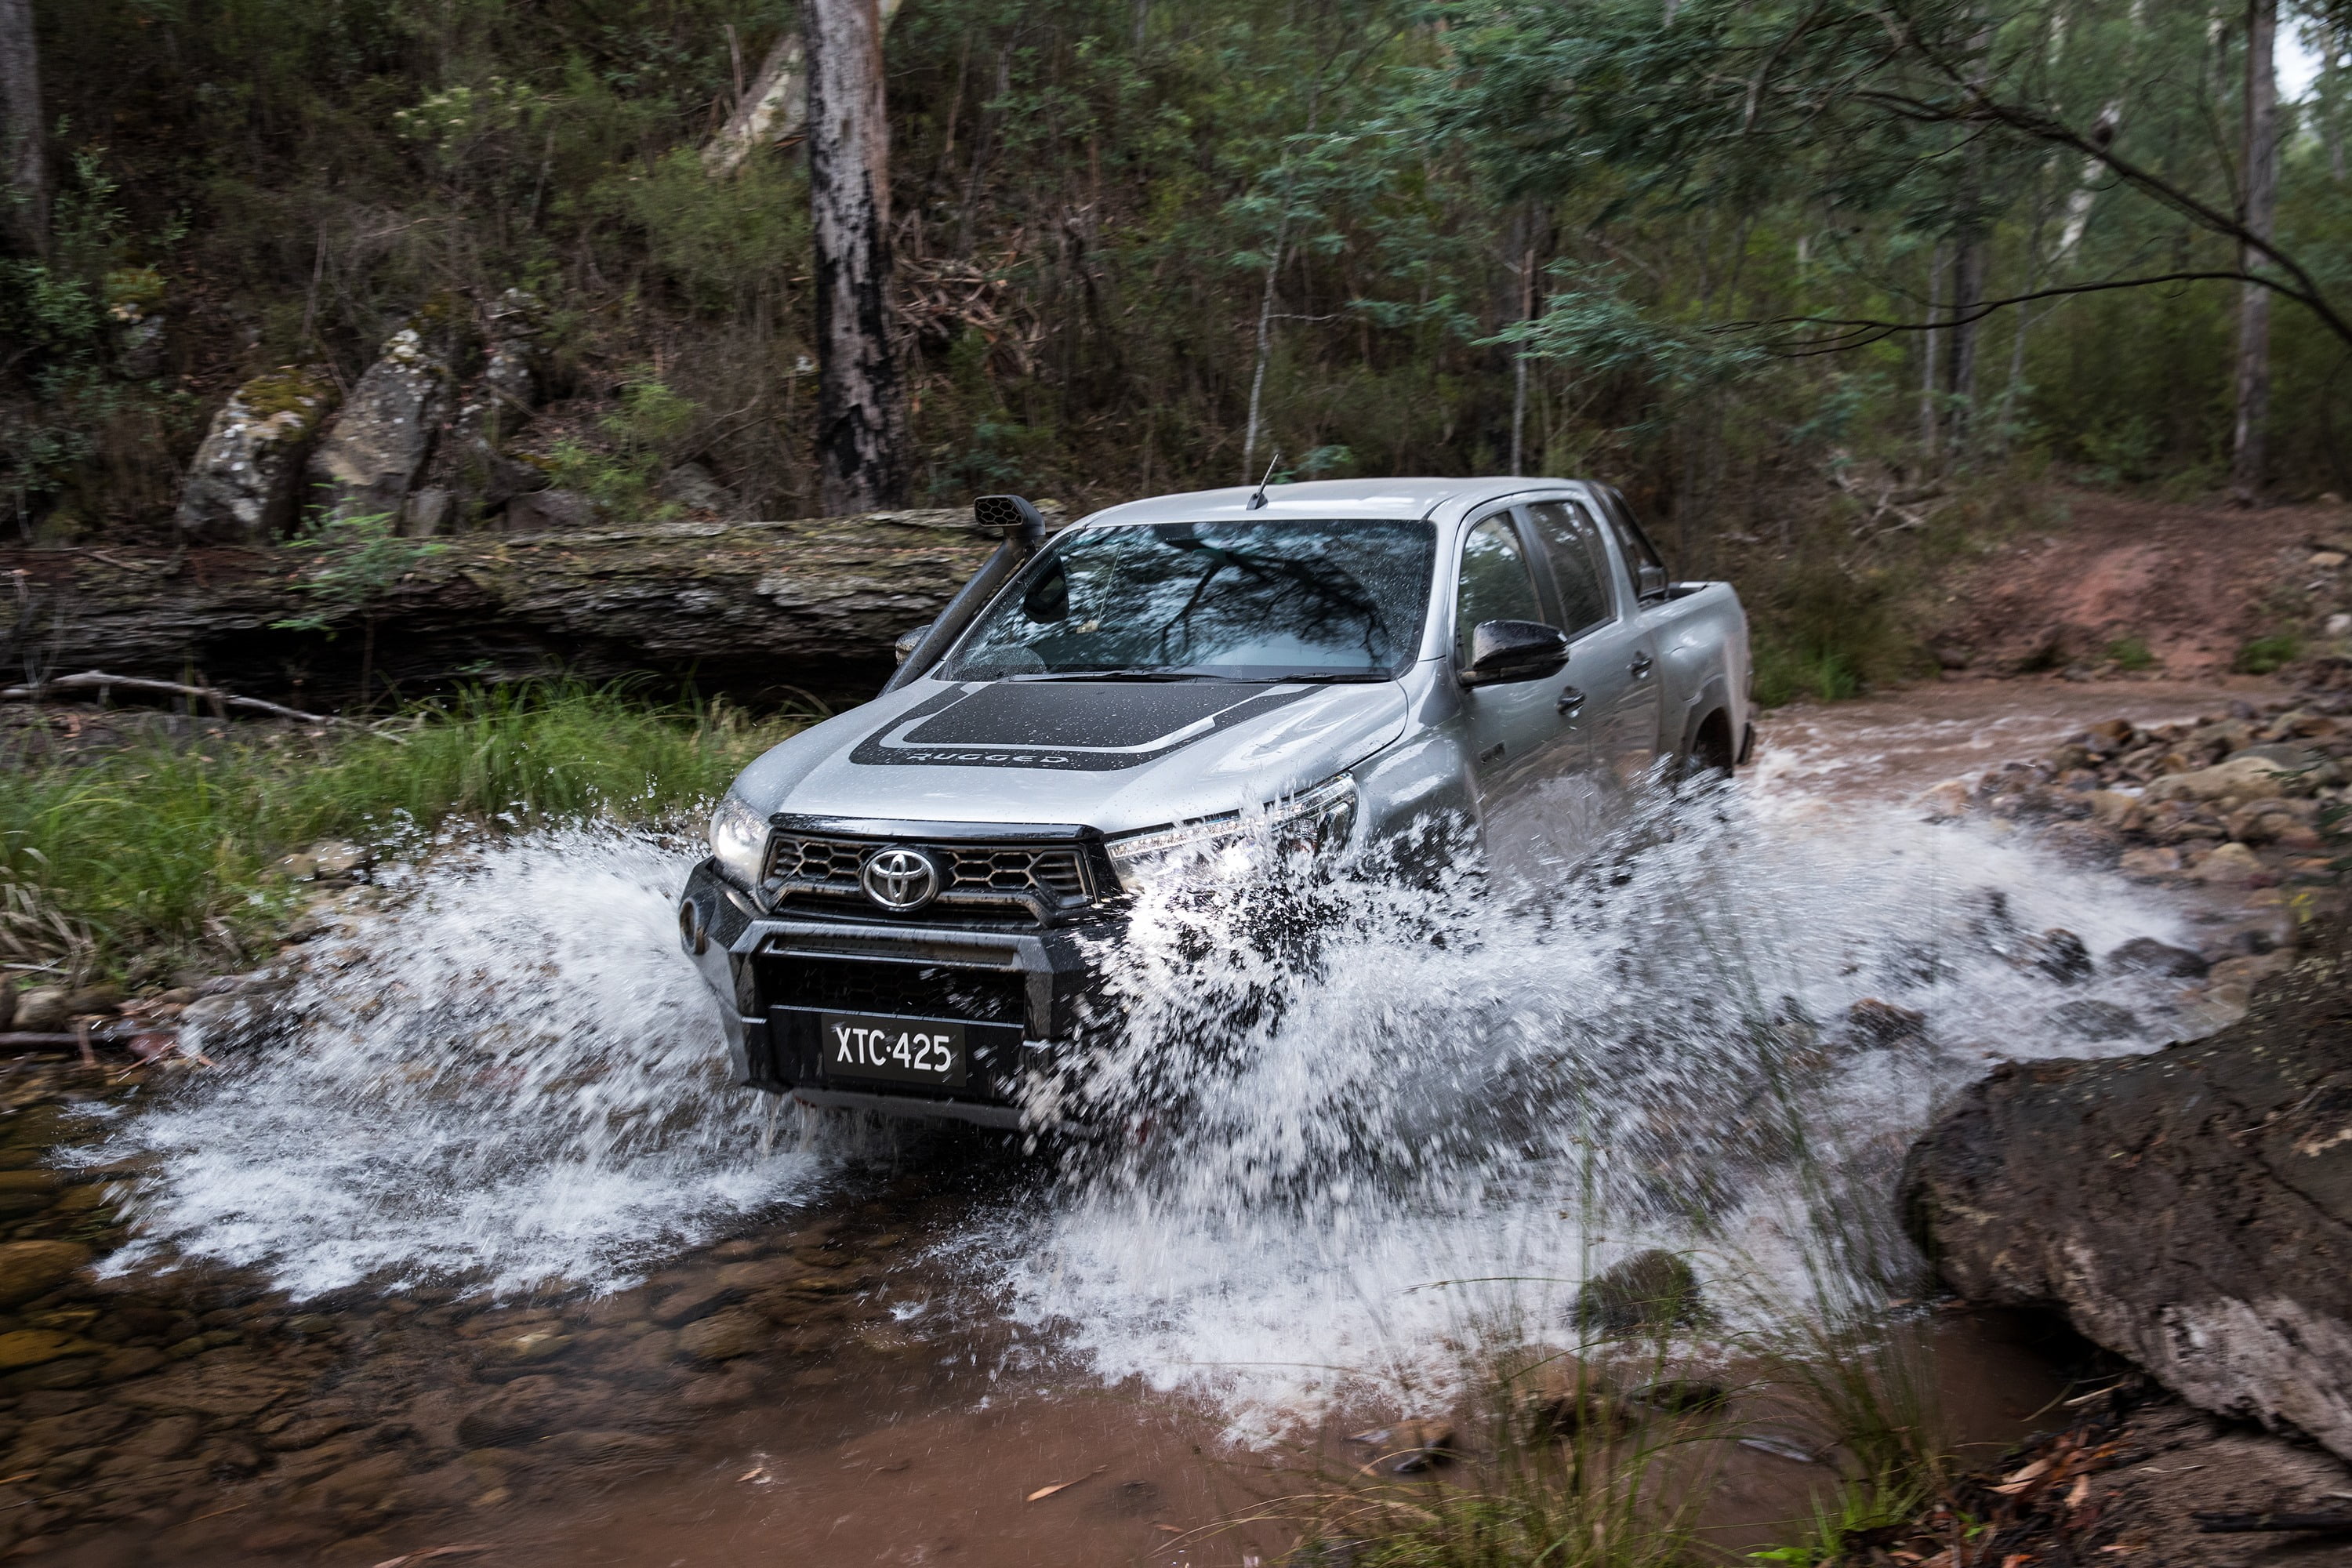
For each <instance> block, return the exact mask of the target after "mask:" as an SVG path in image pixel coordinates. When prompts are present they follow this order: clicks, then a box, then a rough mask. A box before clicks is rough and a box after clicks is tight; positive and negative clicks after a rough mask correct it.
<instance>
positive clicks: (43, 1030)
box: [16, 985, 73, 1035]
mask: <svg viewBox="0 0 2352 1568" xmlns="http://www.w3.org/2000/svg"><path fill="white" fill-rule="evenodd" d="M72 997H73V993H72V992H70V991H68V990H67V989H66V988H65V987H64V986H62V985H40V986H36V987H34V988H33V989H32V990H30V991H21V992H18V993H17V994H16V1027H18V1028H19V1029H22V1030H24V1031H25V1032H26V1034H28V1035H53V1034H56V1033H57V1032H58V1030H60V1029H62V1028H64V1027H65V1026H66V1025H67V1023H68V1021H70V1020H71V1019H72V1017H73V1012H72V1010H71V1009H70V1008H68V1006H67V1005H66V1004H67V1003H68V1001H70V1000H71V999H72Z"/></svg>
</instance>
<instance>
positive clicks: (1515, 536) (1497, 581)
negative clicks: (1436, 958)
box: [1454, 509, 1564, 849]
mask: <svg viewBox="0 0 2352 1568" xmlns="http://www.w3.org/2000/svg"><path fill="white" fill-rule="evenodd" d="M1532 567H1533V563H1532V562H1531V561H1530V560H1529V551H1528V545H1527V543H1526V542H1525V541H1524V540H1523V539H1522V538H1521V536H1520V533H1519V529H1518V525H1517V519H1516V518H1515V517H1514V516H1513V515H1512V513H1511V511H1510V510H1508V509H1506V510H1501V511H1497V512H1496V513H1494V514H1493V515H1491V516H1489V517H1486V518H1483V519H1481V520H1480V521H1477V522H1476V523H1474V524H1473V525H1472V526H1471V528H1470V531H1468V532H1467V533H1466V534H1465V535H1464V536H1463V540H1462V570H1461V574H1460V577H1459V578H1458V579H1457V581H1456V584H1455V586H1454V668H1457V669H1460V668H1467V666H1468V665H1469V662H1470V632H1471V629H1472V628H1473V627H1475V626H1477V625H1478V623H1479V622H1481V621H1543V620H1546V619H1548V617H1547V616H1546V614H1545V610H1544V604H1543V596H1542V595H1541V594H1540V593H1539V592H1538V589H1537V587H1536V577H1535V573H1534V571H1533V570H1532ZM1558 698H1559V679H1557V678H1554V679H1548V680H1515V681H1509V682H1507V683H1504V684H1501V685H1496V686H1480V687H1474V688H1471V689H1467V690H1465V691H1464V692H1463V693H1462V705H1463V710H1464V724H1465V740H1466V741H1467V742H1468V745H1469V750H1470V761H1471V781H1472V788H1473V789H1474V790H1475V793H1476V795H1477V799H1478V812H1479V816H1481V817H1482V818H1483V819H1484V820H1485V821H1486V825H1487V839H1488V845H1489V847H1490V849H1491V848H1493V847H1496V843H1497V840H1498V838H1501V837H1509V836H1510V833H1511V829H1510V828H1509V826H1507V822H1506V821H1505V820H1504V819H1506V818H1507V817H1508V816H1509V815H1510V814H1509V809H1508V808H1509V805H1510V803H1511V801H1512V798H1513V797H1514V795H1517V794H1519V793H1521V792H1522V791H1523V790H1524V788H1525V786H1526V785H1527V784H1528V783H1529V782H1531V781H1532V780H1533V779H1536V778H1538V777H1541V776H1544V775H1546V774H1548V773H1552V772H1555V771H1557V770H1558V769H1559V767H1560V766H1561V765H1562V761H1563V760H1562V759H1561V758H1560V757H1559V755H1558V753H1557V750H1556V748H1557V747H1558V745H1559V742H1560V741H1561V739H1562V736H1563V734H1564V727H1563V725H1562V723H1561V719H1560V714H1559V710H1558V708H1557V706H1556V703H1557V700H1558Z"/></svg>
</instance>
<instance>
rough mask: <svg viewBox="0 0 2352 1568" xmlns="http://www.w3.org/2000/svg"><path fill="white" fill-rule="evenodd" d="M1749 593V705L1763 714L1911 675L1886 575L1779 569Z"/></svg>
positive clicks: (1914, 652)
mask: <svg viewBox="0 0 2352 1568" xmlns="http://www.w3.org/2000/svg"><path fill="white" fill-rule="evenodd" d="M1754 591H1755V592H1756V593H1757V606H1756V611H1757V614H1756V625H1755V627H1754V630H1753V634H1752V640H1753V642H1754V646H1755V658H1756V698H1757V700H1758V701H1759V702H1761V703H1763V704H1764V705H1765V706H1766V707H1768V708H1769V707H1778V706H1779V705H1780V704H1781V703H1783V702H1790V701H1794V700H1796V699H1798V698H1800V697H1810V698H1812V699H1813V700H1816V701H1822V702H1835V701H1840V700H1843V699H1845V698H1848V697H1853V696H1855V695H1858V694H1859V693H1860V692H1861V691H1862V690H1864V688H1866V687H1867V686H1870V685H1872V684H1874V683H1876V682H1880V681H1885V680H1891V679H1898V678H1900V677H1902V676H1906V675H1910V674H1916V673H1917V671H1918V668H1919V665H1920V650H1919V647H1918V645H1917V643H1916V640H1915V638H1914V637H1913V636H1912V635H1911V633H1910V632H1909V631H1908V629H1907V628H1906V623H1905V619H1904V616H1903V613H1902V602H1901V597H1900V595H1899V594H1898V593H1897V592H1896V589H1895V584H1894V582H1893V581H1891V580H1890V579H1889V578H1888V577H1886V576H1885V575H1875V576H1873V575H1865V574H1860V573H1856V572H1853V571H1851V570H1849V569H1846V568H1844V567H1841V566H1839V565H1837V564H1835V563H1829V562H1822V561H1817V560H1808V561H1801V562H1796V563H1790V564H1787V565H1785V566H1783V567H1781V568H1780V570H1779V571H1778V572H1776V573H1774V574H1772V575H1771V576H1769V577H1768V578H1766V579H1765V580H1764V581H1763V582H1762V583H1760V584H1755V589H1754Z"/></svg>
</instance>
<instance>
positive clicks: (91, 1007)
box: [66, 981, 122, 1017]
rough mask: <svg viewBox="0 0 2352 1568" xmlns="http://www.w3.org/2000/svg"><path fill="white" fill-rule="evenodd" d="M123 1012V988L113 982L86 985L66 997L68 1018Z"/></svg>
mask: <svg viewBox="0 0 2352 1568" xmlns="http://www.w3.org/2000/svg"><path fill="white" fill-rule="evenodd" d="M121 1010H122V987H121V986H120V985H117V984H114V982H112V981H106V982H104V983H103V984H97V985H85V986H83V987H81V988H80V989H79V990H78V991H75V992H72V993H71V994H68V996H67V997H66V1013H67V1015H68V1016H76V1017H78V1016H83V1015H102V1014H111V1013H119V1012H121Z"/></svg>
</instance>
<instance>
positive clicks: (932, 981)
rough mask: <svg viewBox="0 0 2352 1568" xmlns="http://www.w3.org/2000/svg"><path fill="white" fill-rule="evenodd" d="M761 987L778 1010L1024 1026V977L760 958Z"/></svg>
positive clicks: (848, 960) (863, 962) (832, 960)
mask: <svg viewBox="0 0 2352 1568" xmlns="http://www.w3.org/2000/svg"><path fill="white" fill-rule="evenodd" d="M760 963H761V971H762V973H761V989H762V991H764V992H765V994H766V995H767V998H768V1000H769V1002H770V1003H771V1004H772V1005H776V1006H780V1007H815V1008H821V1009H824V1011H826V1012H833V1013H887V1014H895V1015H898V1016H910V1017H919V1018H962V1019H966V1020H968V1021H970V1022H972V1023H975V1024H1024V1025H1025V1024H1026V1022H1027V1020H1028V1016H1029V1001H1028V991H1027V982H1026V979H1025V977H1024V976H1023V975H1020V974H1017V973H1005V972H1003V971H1000V970H989V969H965V968H961V967H958V966H955V965H950V964H929V963H877V962H875V961H872V960H859V959H854V958H815V957H804V956H803V955H800V954H797V953H794V954H791V955H779V956H775V957H766V958H762V959H761V960H760Z"/></svg>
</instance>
